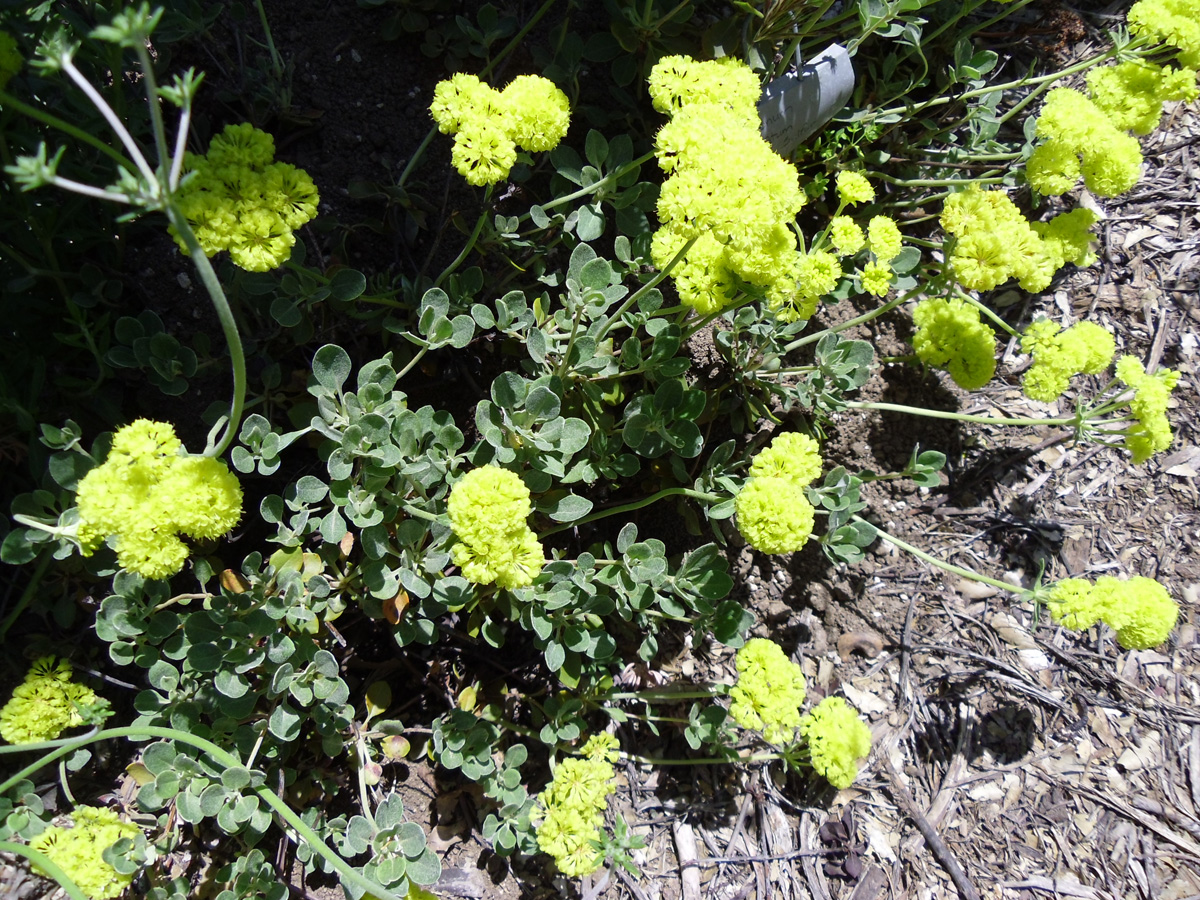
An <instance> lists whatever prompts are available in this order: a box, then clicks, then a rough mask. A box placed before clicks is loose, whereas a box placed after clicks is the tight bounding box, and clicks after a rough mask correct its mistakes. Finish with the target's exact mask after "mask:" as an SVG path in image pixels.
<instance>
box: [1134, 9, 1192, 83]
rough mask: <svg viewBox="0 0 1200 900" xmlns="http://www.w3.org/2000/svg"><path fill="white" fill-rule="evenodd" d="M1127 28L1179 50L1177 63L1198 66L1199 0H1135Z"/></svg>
mask: <svg viewBox="0 0 1200 900" xmlns="http://www.w3.org/2000/svg"><path fill="white" fill-rule="evenodd" d="M1128 21H1129V30H1130V31H1132V32H1133V33H1134V34H1136V35H1138V36H1139V37H1142V36H1146V37H1149V38H1152V39H1154V40H1159V41H1162V42H1163V43H1164V44H1170V45H1171V46H1172V47H1177V48H1178V49H1179V62H1180V63H1181V64H1183V65H1185V66H1190V67H1191V68H1193V69H1195V68H1200V3H1197V2H1196V0H1138V2H1137V3H1135V4H1133V6H1132V7H1131V8H1130V10H1129V16H1128Z"/></svg>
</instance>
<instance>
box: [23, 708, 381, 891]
mask: <svg viewBox="0 0 1200 900" xmlns="http://www.w3.org/2000/svg"><path fill="white" fill-rule="evenodd" d="M113 738H128V739H130V740H145V739H147V738H162V739H164V740H169V741H178V742H179V743H181V744H187V745H188V746H191V747H195V748H196V749H197V750H202V751H203V752H205V753H207V754H208V755H209V756H211V757H212V758H213V759H214V760H215V761H216V762H217V763H219V764H220V765H222V766H224V767H225V768H227V769H232V768H243V766H242V763H241V760H239V759H238V758H237V757H236V756H235V755H233V754H232V753H230V752H229V751H227V750H225V749H223V748H221V747H219V746H217V745H216V744H214V743H213V742H212V741H209V740H206V739H205V738H201V737H196V736H195V735H193V734H189V733H188V732H186V731H179V730H178V729H175V728H161V727H159V726H157V725H141V726H131V727H124V728H106V729H104V730H103V731H98V732H96V733H95V734H89V735H84V736H82V737H79V738H76V739H75V740H71V741H66V742H64V743H63V744H62V746H60V747H58V748H56V749H54V750H52V751H51V752H49V753H47V754H46V755H45V756H43V757H42V758H41V759H38V760H37V761H35V762H33V763H31V764H30V765H28V766H26V767H25V768H24V769H22V770H21V771H20V772H17V773H16V774H15V775H12V776H11V777H9V778H8V779H6V780H5V781H4V782H3V783H0V794H2V793H4V792H5V791H7V790H8V789H9V788H10V787H12V786H13V785H14V784H16V783H17V782H18V781H21V780H22V779H24V778H25V777H27V776H29V775H32V774H33V773H34V772H37V771H38V770H39V769H42V768H44V767H45V766H47V765H49V764H50V763H52V762H54V761H55V760H58V759H60V758H61V757H63V756H66V755H67V754H68V753H71V752H73V751H75V750H78V749H79V748H80V747H84V746H86V745H88V744H95V743H98V742H99V741H106V740H111V739H113ZM37 746H38V745H36V744H30V745H20V744H18V745H17V746H16V747H0V753H5V752H13V751H21V750H31V749H35V748H36V747H37ZM251 790H253V791H254V793H255V794H257V795H258V797H259V799H260V800H262V801H263V802H264V803H266V804H267V806H269V807H271V809H273V810H275V812H276V813H278V814H279V817H280V818H281V819H283V821H284V822H285V823H286V824H287V826H288V827H289V828H291V829H292V830H293V831H294V832H295V833H296V835H297V837H298V838H299V839H303V840H304V842H305V843H306V844H307V845H308V846H309V848H310V849H311V850H312V851H313V852H315V853H316V854H317V855H319V856H321V857H322V858H323V859H324V860H325V861H326V862H328V863H329V865H330V866H332V867H333V869H334V870H335V871H336V872H337V873H338V876H339V877H340V878H341V879H342V881H343V883H345V882H349V883H351V884H353V885H355V886H356V887H358V888H360V889H362V890H364V891H366V892H367V893H369V894H372V895H374V896H375V897H377V898H379V900H404V898H402V897H400V896H399V895H398V894H394V893H392V892H391V891H389V890H387V889H386V888H384V887H383V885H381V884H379V883H378V882H376V881H374V880H373V879H371V878H367V877H366V876H365V875H363V874H362V873H361V872H358V871H356V870H355V869H354V867H353V866H351V865H350V864H349V863H348V862H346V861H345V860H344V859H342V857H341V856H339V855H338V854H337V853H336V852H335V851H333V850H331V849H330V848H329V847H328V846H327V845H326V843H325V842H324V841H323V840H322V839H321V836H320V835H319V834H317V833H316V832H315V831H313V829H312V828H311V827H309V825H308V823H306V822H305V821H304V820H303V819H302V818H300V816H299V815H298V814H297V813H296V811H295V810H293V809H292V808H291V807H290V806H288V805H287V803H286V802H285V801H284V800H283V798H282V797H280V796H279V795H278V794H276V793H275V792H274V791H272V790H271V789H270V788H267V787H265V786H263V787H256V788H251ZM18 846H19V845H18ZM3 849H6V848H5V847H4V846H3V845H0V850H3ZM38 865H39V866H40V865H42V863H41V862H40V861H39V862H38ZM46 871H50V870H49V869H47V870H46Z"/></svg>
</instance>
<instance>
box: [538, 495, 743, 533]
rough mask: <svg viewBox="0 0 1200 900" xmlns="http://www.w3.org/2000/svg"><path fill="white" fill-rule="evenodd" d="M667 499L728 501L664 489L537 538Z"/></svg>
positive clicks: (726, 498)
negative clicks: (687, 498)
mask: <svg viewBox="0 0 1200 900" xmlns="http://www.w3.org/2000/svg"><path fill="white" fill-rule="evenodd" d="M667 497H690V498H692V499H693V500H702V501H704V502H705V503H721V502H722V501H724V500H728V499H729V498H728V497H723V496H721V495H719V494H705V493H703V492H702V491H693V490H692V489H691V488H682V487H674V488H664V489H663V490H661V491H659V492H658V493H657V494H651V495H650V496H649V497H644V498H642V499H641V500H634V501H633V502H632V503H623V504H621V505H620V506H610V507H608V509H602V510H599V511H597V512H594V513H592V514H591V515H588V516H584V517H583V518H582V519H576V520H575V521H574V522H567V523H566V524H564V525H559V526H557V527H555V528H550V529H548V530H546V531H543V532H540V533H539V534H538V537H539V538H547V537H549V536H550V535H552V534H558V533H559V532H560V531H566V530H567V529H568V528H575V527H577V526H579V525H587V524H589V523H591V522H596V521H599V520H600V519H606V518H608V517H609V516H615V515H619V514H620V513H626V512H633V511H634V510H637V509H642V508H644V507H646V506H649V505H650V504H652V503H657V502H658V501H659V500H663V499H665V498H667Z"/></svg>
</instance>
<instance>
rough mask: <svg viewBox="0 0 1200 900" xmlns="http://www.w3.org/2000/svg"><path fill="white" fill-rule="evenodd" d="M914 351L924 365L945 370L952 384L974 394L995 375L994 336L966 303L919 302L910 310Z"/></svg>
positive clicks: (970, 305)
mask: <svg viewBox="0 0 1200 900" xmlns="http://www.w3.org/2000/svg"><path fill="white" fill-rule="evenodd" d="M913 323H914V324H915V325H916V326H917V330H916V333H915V334H913V349H914V350H915V351H916V353H917V357H918V358H919V359H920V360H921V362H923V363H925V365H927V366H932V367H933V368H935V369H945V370H946V371H947V372H949V373H950V377H951V378H953V379H954V383H955V384H957V385H958V386H959V387H960V388H962V389H963V390H965V391H974V390H978V389H979V388H981V387H983V386H984V385H985V384H987V383H988V382H989V381H991V380H992V375H994V374H995V372H996V336H995V334H994V333H993V332H992V329H991V328H989V327H988V326H987V325H986V324H985V323H984V322H982V321H980V318H979V309H978V308H977V307H975V306H973V305H972V304H970V303H967V302H966V301H965V300H958V299H951V300H942V299H939V298H933V299H930V300H922V301H921V302H920V303H918V304H917V305H916V307H915V308H914V309H913Z"/></svg>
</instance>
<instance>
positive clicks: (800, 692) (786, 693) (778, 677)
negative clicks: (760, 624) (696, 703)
mask: <svg viewBox="0 0 1200 900" xmlns="http://www.w3.org/2000/svg"><path fill="white" fill-rule="evenodd" d="M735 664H736V666H737V673H738V680H737V684H735V685H734V686H733V688H732V689H731V690H730V691H729V697H730V699H731V700H732V701H733V702H732V703H731V704H730V707H729V714H730V715H731V716H732V717H733V720H734V721H735V722H737V723H738V724H739V725H741V726H742V727H743V728H747V729H750V730H752V731H757V732H760V733H761V734H762V736H763V740H765V741H766V742H767V743H768V744H783V745H785V744H790V743H792V742H793V741H794V740H795V738H796V729H797V728H799V727H800V706H801V704H803V703H804V697H805V692H806V689H807V685H806V683H805V681H804V673H803V672H801V671H800V667H799V666H798V665H796V663H794V662H792V661H791V660H790V659H788V658H787V656H786V655H785V654H784V652H783V650H782V649H780V647H779V645H778V644H776V643H774V642H772V641H768V640H766V639H764V638H751V639H750V640H748V641H746V644H745V646H743V647H742V648H741V649H740V650H738V652H737V658H736V661H735Z"/></svg>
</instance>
